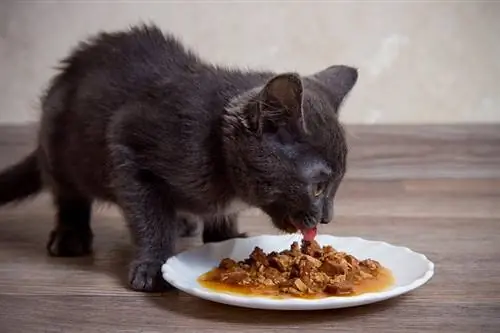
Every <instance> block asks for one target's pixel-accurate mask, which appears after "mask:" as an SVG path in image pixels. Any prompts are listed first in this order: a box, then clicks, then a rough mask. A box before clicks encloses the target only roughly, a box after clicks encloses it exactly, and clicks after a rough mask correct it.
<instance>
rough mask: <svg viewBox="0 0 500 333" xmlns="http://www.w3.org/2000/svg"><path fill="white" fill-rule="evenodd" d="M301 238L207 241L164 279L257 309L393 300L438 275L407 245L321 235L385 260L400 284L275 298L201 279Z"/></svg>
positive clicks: (169, 265)
mask: <svg viewBox="0 0 500 333" xmlns="http://www.w3.org/2000/svg"><path fill="white" fill-rule="evenodd" d="M300 240H301V237H300V236H299V235H296V236H295V235H293V236H292V235H283V236H271V235H264V236H258V237H250V238H246V239H231V240H228V241H224V242H221V243H213V244H205V245H203V246H200V247H197V248H194V249H191V250H189V251H186V252H183V253H180V254H178V255H176V256H174V257H172V258H170V259H168V260H167V262H166V263H165V264H164V265H163V266H162V273H163V278H164V279H165V280H166V281H168V282H169V283H170V284H171V285H173V286H174V287H176V288H178V289H180V290H182V291H184V292H186V293H188V294H191V295H194V296H197V297H200V298H203V299H206V300H210V301H214V302H219V303H224V304H229V305H235V306H241V307H247V308H256V309H272V310H321V309H335V308H344V307H351V306H358V305H363V304H370V303H374V302H379V301H383V300H386V299H389V298H393V297H396V296H399V295H401V294H404V293H407V292H409V291H411V290H414V289H416V288H418V287H420V286H422V285H423V284H424V283H426V282H427V281H429V279H430V278H431V277H432V276H433V275H434V264H433V263H432V262H431V261H429V260H428V259H427V258H426V257H425V256H424V255H423V254H419V253H416V252H413V251H412V250H410V249H408V248H406V247H400V246H394V245H390V244H388V243H385V242H379V241H370V240H365V239H362V238H359V237H335V236H329V235H318V236H317V237H316V240H317V241H318V243H319V244H320V245H331V246H333V247H334V248H335V249H336V250H338V251H345V252H347V253H349V254H352V255H354V256H355V257H357V258H359V259H367V258H371V259H375V260H377V261H379V262H380V263H381V264H382V265H383V266H385V267H387V268H389V269H390V270H391V271H392V273H393V275H394V279H395V283H394V285H393V286H392V287H390V288H389V289H387V290H384V291H381V292H377V293H366V294H362V295H358V296H352V297H328V298H322V299H300V298H286V299H273V298H266V297H263V296H246V295H238V294H231V293H222V292H215V291H212V290H210V289H207V288H204V287H203V286H201V285H200V284H199V283H198V282H197V279H198V277H199V276H200V275H201V274H203V273H205V272H207V271H209V270H211V269H212V268H213V267H215V266H217V265H218V263H219V261H220V260H221V259H223V258H227V257H229V258H233V259H235V260H243V259H245V258H247V257H248V255H249V254H250V252H251V251H252V250H253V249H254V247H255V246H259V247H260V248H262V249H263V250H264V251H265V252H271V251H282V250H284V249H287V248H289V247H290V245H291V243H292V242H293V241H299V242H300Z"/></svg>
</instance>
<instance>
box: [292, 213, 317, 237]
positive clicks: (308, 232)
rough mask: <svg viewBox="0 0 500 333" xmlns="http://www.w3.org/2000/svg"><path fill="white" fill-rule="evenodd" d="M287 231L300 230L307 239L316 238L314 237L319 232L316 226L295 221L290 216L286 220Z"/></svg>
mask: <svg viewBox="0 0 500 333" xmlns="http://www.w3.org/2000/svg"><path fill="white" fill-rule="evenodd" d="M285 231H286V232H289V233H295V232H300V233H301V234H302V237H304V240H306V241H312V240H314V238H316V234H317V233H318V229H317V227H316V226H314V227H312V228H311V227H306V226H304V225H303V224H302V223H300V222H298V221H294V220H292V219H290V218H287V219H286V220H285Z"/></svg>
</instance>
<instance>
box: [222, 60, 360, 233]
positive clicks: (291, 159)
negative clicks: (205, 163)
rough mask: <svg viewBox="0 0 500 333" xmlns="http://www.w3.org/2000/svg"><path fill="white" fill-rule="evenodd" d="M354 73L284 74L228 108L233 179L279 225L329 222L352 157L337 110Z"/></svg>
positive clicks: (340, 69)
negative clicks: (337, 193) (347, 161)
mask: <svg viewBox="0 0 500 333" xmlns="http://www.w3.org/2000/svg"><path fill="white" fill-rule="evenodd" d="M357 78H358V73H357V70H356V69H354V68H352V67H348V66H332V67H329V68H327V69H325V70H323V71H321V72H318V73H316V74H314V75H310V76H300V75H298V74H296V73H285V74H280V75H277V76H275V77H273V78H271V79H269V80H268V81H267V83H266V84H265V85H263V86H261V87H257V88H255V89H253V90H252V91H249V92H247V93H246V94H244V95H242V96H239V97H238V98H237V99H235V100H234V101H233V102H232V103H231V105H230V106H228V108H227V109H226V113H225V116H224V126H223V130H224V134H225V135H224V146H225V153H226V162H227V166H228V173H229V176H230V178H231V182H232V185H233V186H234V189H235V191H236V193H237V195H238V196H239V197H240V198H241V199H243V200H244V201H246V202H248V203H249V204H252V205H254V206H256V207H259V208H261V209H262V210H263V211H264V212H265V213H267V214H268V215H269V216H270V217H271V219H272V221H273V223H274V225H275V226H276V227H277V228H279V229H281V230H284V231H287V232H295V231H297V230H298V229H300V230H304V229H310V228H314V227H316V226H317V224H318V223H328V222H330V221H331V220H332V218H333V202H334V197H335V194H336V191H337V189H338V186H339V183H340V182H341V180H342V178H343V176H344V173H345V171H346V157H347V144H346V140H345V136H344V131H343V129H342V127H341V125H340V123H339V120H338V113H339V109H340V107H341V105H342V102H343V101H344V99H345V97H346V96H347V95H348V93H349V92H350V91H351V89H352V88H353V87H354V85H355V84H356V81H357Z"/></svg>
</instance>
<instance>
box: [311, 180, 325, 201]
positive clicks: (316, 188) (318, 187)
mask: <svg viewBox="0 0 500 333" xmlns="http://www.w3.org/2000/svg"><path fill="white" fill-rule="evenodd" d="M324 192H325V184H323V183H317V184H314V185H313V194H314V196H315V197H316V198H317V197H319V196H320V195H322V194H323V193H324Z"/></svg>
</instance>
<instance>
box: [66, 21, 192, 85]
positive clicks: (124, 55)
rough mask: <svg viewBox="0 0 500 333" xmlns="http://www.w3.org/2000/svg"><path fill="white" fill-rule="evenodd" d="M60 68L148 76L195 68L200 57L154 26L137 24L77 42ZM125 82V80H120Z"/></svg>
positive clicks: (71, 70)
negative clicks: (166, 71)
mask: <svg viewBox="0 0 500 333" xmlns="http://www.w3.org/2000/svg"><path fill="white" fill-rule="evenodd" d="M62 65H63V66H62V70H63V71H65V72H67V73H68V74H78V75H80V76H82V75H85V74H88V73H89V71H90V72H92V71H93V70H99V71H102V70H107V71H108V73H111V72H113V71H116V72H117V73H116V74H119V73H122V74H123V73H127V72H132V71H133V72H134V75H135V76H136V78H137V79H140V76H141V72H139V70H140V71H142V74H148V75H150V76H154V75H155V74H156V75H160V74H163V75H164V74H165V72H162V70H168V71H169V72H172V71H175V70H182V71H186V70H197V68H196V67H198V66H199V65H201V63H200V60H199V59H198V58H197V57H196V56H195V55H194V54H193V53H192V52H190V51H189V50H188V49H186V48H185V47H184V46H183V45H182V44H181V42H180V41H179V40H177V39H176V38H175V37H174V36H173V35H171V34H168V33H164V32H163V31H161V30H160V29H159V28H158V27H156V26H146V25H142V26H137V27H132V28H130V29H129V30H126V31H119V32H112V33H108V32H102V33H99V34H97V35H96V36H94V37H92V38H90V39H88V40H86V41H83V42H81V43H80V44H79V45H78V46H77V47H76V48H75V49H74V50H73V51H72V52H71V54H70V55H69V56H68V57H67V58H65V59H64V60H63V61H62ZM124 83H125V82H124Z"/></svg>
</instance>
